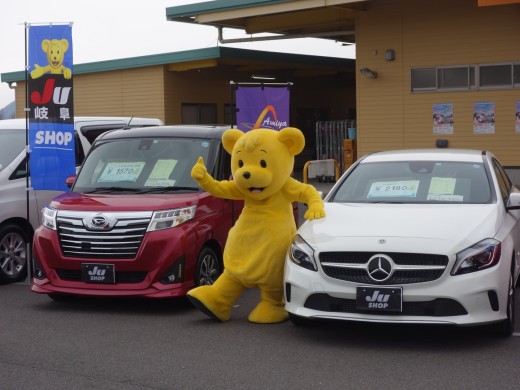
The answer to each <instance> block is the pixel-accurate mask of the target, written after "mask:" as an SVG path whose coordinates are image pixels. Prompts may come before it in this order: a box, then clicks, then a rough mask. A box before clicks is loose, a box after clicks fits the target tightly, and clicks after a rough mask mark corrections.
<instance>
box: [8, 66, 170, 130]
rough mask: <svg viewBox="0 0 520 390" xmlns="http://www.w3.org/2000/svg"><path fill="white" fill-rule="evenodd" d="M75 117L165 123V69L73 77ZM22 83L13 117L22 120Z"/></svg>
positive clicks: (97, 73) (17, 92)
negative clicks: (156, 120) (147, 120)
mask: <svg viewBox="0 0 520 390" xmlns="http://www.w3.org/2000/svg"><path fill="white" fill-rule="evenodd" d="M73 82H74V115H76V116H140V117H150V118H159V119H162V120H163V121H164V118H165V104H164V88H163V85H164V66H154V67H143V68H135V69H125V70H117V71H109V72H96V73H87V74H79V75H74V81H73ZM24 107H25V82H20V83H18V86H17V88H16V117H17V118H23V117H24V116H25V113H24Z"/></svg>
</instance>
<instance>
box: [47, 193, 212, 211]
mask: <svg viewBox="0 0 520 390" xmlns="http://www.w3.org/2000/svg"><path fill="white" fill-rule="evenodd" d="M202 194H204V193H188V194H185V193H184V194H178V193H174V194H172V193H169V194H153V195H152V194H139V195H135V194H133V195H132V194H124V195H123V194H110V195H107V194H102V195H100V194H90V195H88V194H77V193H65V194H62V195H60V196H58V197H56V198H54V199H53V200H52V202H51V203H50V206H51V207H52V208H55V209H58V210H75V211H154V210H166V209H172V208H178V207H184V206H191V205H196V204H197V203H198V201H199V197H200V196H201V195H202Z"/></svg>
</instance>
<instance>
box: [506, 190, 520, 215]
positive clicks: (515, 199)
mask: <svg viewBox="0 0 520 390" xmlns="http://www.w3.org/2000/svg"><path fill="white" fill-rule="evenodd" d="M506 209H507V210H508V211H509V210H520V192H511V193H510V194H509V199H508V202H507V206H506Z"/></svg>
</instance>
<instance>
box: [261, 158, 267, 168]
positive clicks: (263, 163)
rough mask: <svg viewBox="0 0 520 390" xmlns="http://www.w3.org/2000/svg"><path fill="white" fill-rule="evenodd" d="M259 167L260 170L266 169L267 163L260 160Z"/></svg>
mask: <svg viewBox="0 0 520 390" xmlns="http://www.w3.org/2000/svg"><path fill="white" fill-rule="evenodd" d="M260 166H261V167H262V168H267V163H266V162H265V160H260Z"/></svg>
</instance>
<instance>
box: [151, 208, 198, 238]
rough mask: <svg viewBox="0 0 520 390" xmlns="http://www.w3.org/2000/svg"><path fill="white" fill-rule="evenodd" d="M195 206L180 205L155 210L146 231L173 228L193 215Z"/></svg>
mask: <svg viewBox="0 0 520 390" xmlns="http://www.w3.org/2000/svg"><path fill="white" fill-rule="evenodd" d="M196 209H197V206H189V207H182V208H180V209H173V210H164V211H155V212H154V213H153V215H152V221H151V222H150V226H148V231H149V232H153V231H155V230H163V229H169V228H173V227H175V226H178V225H180V224H181V223H184V222H186V221H189V220H190V219H193V217H195V210H196Z"/></svg>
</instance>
